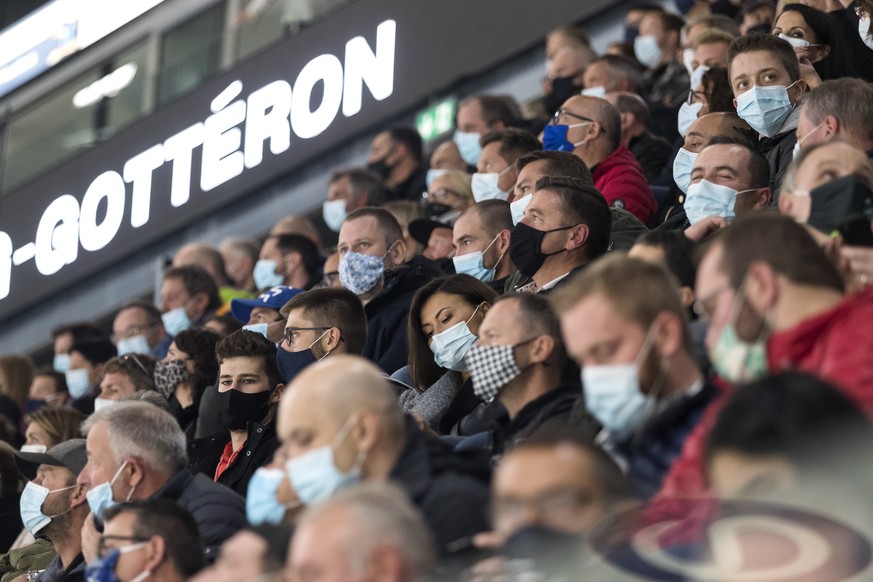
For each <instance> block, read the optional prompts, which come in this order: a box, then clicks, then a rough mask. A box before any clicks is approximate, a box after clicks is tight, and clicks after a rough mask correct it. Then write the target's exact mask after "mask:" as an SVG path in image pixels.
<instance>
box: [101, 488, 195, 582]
mask: <svg viewBox="0 0 873 582" xmlns="http://www.w3.org/2000/svg"><path fill="white" fill-rule="evenodd" d="M126 512H130V513H133V514H134V522H133V532H132V533H133V535H134V536H135V537H137V538H140V539H144V540H148V539H151V538H152V537H153V536H158V537H160V538H163V540H164V551H165V552H166V554H167V556H166V557H167V560H168V561H169V562H170V563H171V564H172V565H173V566H174V567H175V569H176V570H177V571H178V572H179V573H180V574H181V575H182V576H183V577H184V578H188V577H189V576H193V575H194V574H195V573H197V572H198V571H199V570H200V569H202V568H203V566H204V552H203V541H202V540H201V538H200V530H199V529H198V528H197V522H195V521H194V518H193V517H191V514H190V513H188V511H187V510H185V509H184V508H183V507H182V506H180V505H178V504H177V503H175V502H173V501H170V500H169V499H146V500H144V501H127V502H125V503H119V504H118V505H116V506H115V507H111V508H109V509H107V510H106V511H105V514H104V521H111V520H113V519H115V518H116V517H117V516H118V515H120V514H122V513H126Z"/></svg>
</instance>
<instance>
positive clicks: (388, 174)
mask: <svg viewBox="0 0 873 582" xmlns="http://www.w3.org/2000/svg"><path fill="white" fill-rule="evenodd" d="M423 158H424V153H423V151H422V144H421V135H420V134H419V133H418V131H417V130H416V129H415V128H413V127H406V126H394V127H391V128H388V129H386V130H385V131H382V132H380V133H378V134H376V137H374V138H373V141H372V142H371V143H370V153H369V155H368V156H367V169H368V170H370V171H371V172H373V173H374V174H376V175H377V176H379V178H381V179H382V180H384V181H385V185H386V186H388V188H390V189H391V190H393V196H392V198H394V199H400V200H415V201H418V197H419V196H420V195H421V192H422V191H423V190H424V189H425V187H426V183H425V176H426V174H427V170H426V169H425V167H424V164H423V163H422V161H423ZM378 204H379V201H378V200H368V201H366V202H364V203H363V204H361V206H360V207H363V206H377V205H378ZM360 207H359V208H360ZM349 212H351V209H350V210H349ZM335 224H337V226H340V225H342V222H341V221H337V222H335ZM331 228H333V227H331ZM336 230H337V231H338V230H339V229H336Z"/></svg>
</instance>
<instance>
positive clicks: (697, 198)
mask: <svg viewBox="0 0 873 582" xmlns="http://www.w3.org/2000/svg"><path fill="white" fill-rule="evenodd" d="M743 192H748V190H743ZM737 195H739V192H737V191H736V190H734V189H733V188H728V187H727V186H719V185H718V184H713V183H712V182H710V181H708V180H701V181H700V182H697V183H695V184H691V185H690V186H688V195H687V196H686V198H685V204H684V206H685V215H686V216H687V217H688V222H690V223H691V224H697V223H698V222H700V221H701V220H703V219H704V218H706V217H707V216H720V217H722V218H725V219H727V220H733V219H734V218H736V215H735V214H734V206H735V205H736V203H737Z"/></svg>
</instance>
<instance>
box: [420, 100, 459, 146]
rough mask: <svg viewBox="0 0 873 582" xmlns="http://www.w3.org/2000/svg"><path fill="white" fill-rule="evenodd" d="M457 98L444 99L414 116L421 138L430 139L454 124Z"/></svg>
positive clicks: (448, 129) (449, 128) (449, 129)
mask: <svg viewBox="0 0 873 582" xmlns="http://www.w3.org/2000/svg"><path fill="white" fill-rule="evenodd" d="M457 106H458V100H457V99H455V98H454V97H450V98H448V99H444V100H443V101H440V102H439V103H437V104H435V105H432V106H430V107H428V108H427V109H425V110H424V111H422V112H421V113H419V114H418V115H416V116H415V127H416V129H418V133H420V134H421V139H423V140H424V141H431V140H432V139H434V138H436V137H438V136H440V135H442V134H444V133H445V132H447V131H451V129H452V128H453V127H454V126H455V109H456V108H457Z"/></svg>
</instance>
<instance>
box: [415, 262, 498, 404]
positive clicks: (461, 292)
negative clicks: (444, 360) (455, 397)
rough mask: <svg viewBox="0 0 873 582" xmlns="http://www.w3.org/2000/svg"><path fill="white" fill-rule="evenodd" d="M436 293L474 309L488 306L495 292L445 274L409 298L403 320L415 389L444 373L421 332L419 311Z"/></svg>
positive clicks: (466, 278)
mask: <svg viewBox="0 0 873 582" xmlns="http://www.w3.org/2000/svg"><path fill="white" fill-rule="evenodd" d="M437 293H447V294H449V295H456V296H458V297H460V298H462V299H463V300H464V301H466V302H467V304H468V305H471V306H473V307H475V306H476V305H479V304H481V303H488V304H492V303H494V301H496V300H497V293H496V292H495V291H494V289H492V288H491V287H489V286H488V285H486V284H485V283H483V282H481V281H480V280H478V279H476V278H475V277H471V276H470V275H449V276H447V277H440V278H439V279H434V280H433V281H430V282H429V283H427V284H425V285H424V286H423V287H421V288H420V289H419V290H418V291H416V292H415V295H414V296H413V297H412V303H410V305H409V318H408V320H407V332H406V333H407V343H408V345H409V376H410V378H411V379H412V384H413V386H414V387H415V388H418V389H427V388H428V387H430V386H431V384H433V383H434V382H436V381H437V380H439V378H440V376H441V375H442V374H443V373H445V370H443V369H442V368H441V367H439V366H438V365H437V363H436V361H434V354H433V352H432V351H431V349H430V346H429V345H428V341H427V339H426V338H425V337H424V333H423V332H422V331H421V308H422V307H424V304H425V303H426V302H427V300H428V299H430V298H431V297H433V296H434V295H436V294H437Z"/></svg>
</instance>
